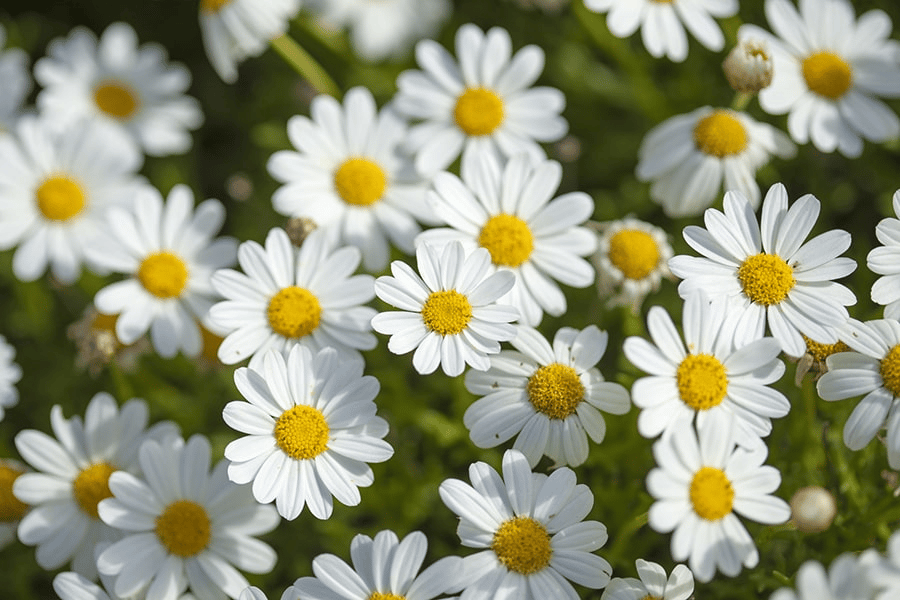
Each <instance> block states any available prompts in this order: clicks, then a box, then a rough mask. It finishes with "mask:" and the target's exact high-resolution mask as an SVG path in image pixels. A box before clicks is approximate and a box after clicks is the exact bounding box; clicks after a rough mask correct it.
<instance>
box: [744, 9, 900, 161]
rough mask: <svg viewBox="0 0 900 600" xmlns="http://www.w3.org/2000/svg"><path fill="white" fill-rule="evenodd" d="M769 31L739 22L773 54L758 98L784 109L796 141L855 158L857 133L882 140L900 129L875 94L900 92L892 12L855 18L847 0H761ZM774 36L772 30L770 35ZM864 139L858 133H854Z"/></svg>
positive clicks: (769, 106)
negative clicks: (798, 0)
mask: <svg viewBox="0 0 900 600" xmlns="http://www.w3.org/2000/svg"><path fill="white" fill-rule="evenodd" d="M765 9H766V18H767V19H768V21H769V25H770V26H771V27H772V29H773V30H774V32H775V35H772V34H771V33H769V32H768V31H765V30H763V29H761V28H759V27H757V26H755V25H743V26H741V28H740V30H739V31H738V36H739V37H740V38H741V39H745V38H755V39H761V40H765V41H766V42H767V43H768V45H769V49H770V50H771V54H772V68H773V71H774V73H773V77H772V84H771V85H770V86H769V87H767V88H766V89H764V90H762V91H761V92H760V94H759V104H760V106H762V108H763V110H765V111H766V112H768V113H772V114H777V115H780V114H784V113H789V114H788V131H789V132H790V134H791V137H792V138H794V141H796V142H798V143H800V144H805V143H806V142H808V141H810V140H812V143H813V145H814V146H815V147H816V148H818V149H819V150H821V151H823V152H834V151H835V150H838V151H840V152H841V154H843V155H844V156H848V157H850V158H854V157H857V156H859V155H860V154H861V153H862V139H867V140H870V141H873V142H883V141H885V140H889V139H891V138H896V137H897V136H898V135H900V119H898V118H897V115H896V114H894V112H893V111H892V110H891V109H890V108H889V107H888V106H887V105H886V104H884V103H883V102H882V101H880V100H878V97H885V98H897V97H900V62H898V61H897V53H898V51H900V47H898V45H897V42H896V41H895V40H891V39H889V38H890V35H891V19H890V17H888V16H887V14H886V13H885V12H884V11H882V10H879V9H874V10H870V11H868V12H866V13H865V14H863V15H862V16H861V17H860V18H859V20H856V16H855V14H854V10H853V5H852V4H851V3H850V2H848V1H847V0H823V1H821V2H801V3H800V10H799V12H798V11H797V9H796V8H794V5H793V4H792V3H790V2H788V1H787V0H766V5H765ZM776 36H777V37H776ZM860 138H862V139H860Z"/></svg>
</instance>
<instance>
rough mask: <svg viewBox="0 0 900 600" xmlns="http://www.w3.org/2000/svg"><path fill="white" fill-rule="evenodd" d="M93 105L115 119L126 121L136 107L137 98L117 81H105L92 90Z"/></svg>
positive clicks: (129, 89) (128, 88)
mask: <svg viewBox="0 0 900 600" xmlns="http://www.w3.org/2000/svg"><path fill="white" fill-rule="evenodd" d="M94 103H96V105H97V108H99V109H100V110H102V111H103V112H105V113H106V114H108V115H109V116H111V117H115V118H116V119H127V118H128V117H130V116H131V115H133V114H134V112H135V110H137V107H138V100H137V97H136V96H135V94H134V92H133V91H132V90H131V88H130V87H128V86H127V85H125V84H123V83H120V82H117V81H107V82H105V83H101V84H100V85H98V86H97V87H96V88H94Z"/></svg>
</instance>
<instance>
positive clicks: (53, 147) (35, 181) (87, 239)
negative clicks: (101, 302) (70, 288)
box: [0, 116, 144, 284]
mask: <svg viewBox="0 0 900 600" xmlns="http://www.w3.org/2000/svg"><path fill="white" fill-rule="evenodd" d="M142 162H143V156H142V155H141V153H140V152H139V151H138V149H137V147H136V146H135V145H134V143H132V142H131V140H129V139H128V138H127V136H125V135H124V134H123V133H121V132H120V131H118V130H116V128H114V127H112V126H111V125H108V124H105V123H102V122H95V121H90V120H85V121H81V122H79V123H77V124H75V125H72V126H71V127H68V128H66V129H65V130H63V131H55V130H53V129H52V128H51V126H50V123H49V122H47V121H46V120H40V119H38V118H37V117H32V116H25V117H22V118H21V119H19V122H18V124H17V126H16V129H15V135H12V136H3V137H0V198H3V201H2V202H0V249H4V250H5V249H8V248H12V247H13V246H16V245H18V248H17V249H16V253H15V254H14V255H13V273H15V275H16V277H18V278H19V279H21V280H23V281H32V280H35V279H37V278H38V277H40V276H41V275H42V274H43V273H44V271H46V270H47V267H48V265H49V267H50V269H51V271H52V272H53V276H54V277H56V278H57V279H58V280H59V281H61V282H62V283H66V284H70V283H73V282H74V281H75V280H76V279H77V278H78V276H79V275H80V274H81V263H82V261H83V260H84V259H85V251H86V250H87V249H88V248H91V247H93V246H94V244H95V243H96V241H97V239H98V238H99V237H100V233H101V231H102V230H103V227H104V226H105V218H106V211H107V210H108V209H109V208H110V207H111V206H113V205H117V204H127V203H129V202H131V200H132V198H133V197H134V195H135V194H136V193H137V190H138V189H139V187H140V186H141V185H144V184H143V183H142V182H141V180H140V179H139V178H138V177H137V175H136V172H137V170H138V169H139V168H140V166H141V163H142ZM88 264H89V265H90V263H88Z"/></svg>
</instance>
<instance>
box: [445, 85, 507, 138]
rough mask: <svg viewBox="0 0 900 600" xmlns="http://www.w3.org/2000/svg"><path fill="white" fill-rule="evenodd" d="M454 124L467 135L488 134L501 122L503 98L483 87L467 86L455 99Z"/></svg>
mask: <svg viewBox="0 0 900 600" xmlns="http://www.w3.org/2000/svg"><path fill="white" fill-rule="evenodd" d="M453 118H454V119H455V120H456V124H457V125H458V126H459V128H460V129H462V130H463V131H464V132H465V133H466V134H467V135H475V136H478V135H490V134H491V133H493V132H494V130H495V129H497V127H499V126H500V124H501V123H502V122H503V100H501V99H500V96H498V95H497V94H495V93H494V92H492V91H491V90H488V89H485V88H468V89H467V90H466V91H465V92H463V93H462V94H461V95H460V96H459V98H457V99H456V107H455V108H454V109H453Z"/></svg>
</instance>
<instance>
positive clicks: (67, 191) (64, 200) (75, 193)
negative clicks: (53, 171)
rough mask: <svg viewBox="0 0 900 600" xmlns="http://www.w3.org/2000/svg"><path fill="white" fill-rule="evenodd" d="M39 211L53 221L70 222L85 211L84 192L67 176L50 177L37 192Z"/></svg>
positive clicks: (85, 200) (36, 198)
mask: <svg viewBox="0 0 900 600" xmlns="http://www.w3.org/2000/svg"><path fill="white" fill-rule="evenodd" d="M34 195H35V201H36V202H37V207H38V210H39V211H41V214H42V215H44V217H45V218H47V219H49V220H51V221H68V220H69V219H71V218H72V217H74V216H76V215H78V214H79V213H80V212H81V211H82V210H84V205H85V204H86V203H87V198H86V197H85V194H84V190H82V189H81V186H80V185H78V184H77V183H76V182H75V181H73V180H72V179H69V178H68V177H66V176H65V175H56V176H54V177H49V178H47V179H45V180H44V182H43V183H42V184H41V185H39V186H38V189H37V191H36V192H35V194H34Z"/></svg>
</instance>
